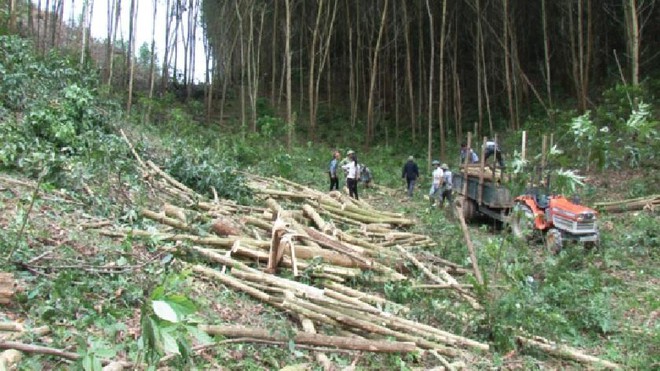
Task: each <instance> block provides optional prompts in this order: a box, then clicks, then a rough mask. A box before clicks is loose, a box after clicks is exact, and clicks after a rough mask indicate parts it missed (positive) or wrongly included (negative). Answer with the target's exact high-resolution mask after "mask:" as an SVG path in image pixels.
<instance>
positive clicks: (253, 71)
mask: <svg viewBox="0 0 660 371" xmlns="http://www.w3.org/2000/svg"><path fill="white" fill-rule="evenodd" d="M249 14H250V41H249V43H248V95H249V96H248V98H249V99H250V111H251V115H252V117H251V129H252V132H253V133H254V132H256V131H257V113H258V112H257V98H258V94H259V61H260V60H261V41H262V40H263V37H262V35H263V33H264V17H265V14H266V8H265V7H263V6H261V14H260V17H259V19H260V21H259V31H258V36H257V40H256V45H255V40H254V28H255V21H254V19H253V14H254V5H253V6H252V7H251V9H250V13H249Z"/></svg>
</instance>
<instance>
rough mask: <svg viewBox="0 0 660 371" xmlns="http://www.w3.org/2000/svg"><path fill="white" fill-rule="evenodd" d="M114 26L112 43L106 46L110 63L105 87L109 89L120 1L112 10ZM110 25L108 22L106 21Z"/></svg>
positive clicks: (118, 0)
mask: <svg viewBox="0 0 660 371" xmlns="http://www.w3.org/2000/svg"><path fill="white" fill-rule="evenodd" d="M114 17H115V19H114V26H113V27H112V41H111V42H110V45H109V46H108V53H109V58H110V63H109V64H108V81H107V85H108V87H109V88H112V73H113V66H114V61H115V58H114V54H115V42H116V41H117V29H119V19H120V18H121V0H117V3H116V6H115V8H114ZM108 23H110V21H108Z"/></svg>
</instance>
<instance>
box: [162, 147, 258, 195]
mask: <svg viewBox="0 0 660 371" xmlns="http://www.w3.org/2000/svg"><path fill="white" fill-rule="evenodd" d="M165 168H166V169H167V171H168V173H170V174H171V175H172V176H174V177H175V178H176V179H178V180H179V181H181V182H183V183H184V184H186V185H187V186H189V187H191V188H192V189H194V190H196V191H197V192H199V193H200V194H204V195H208V196H210V197H213V189H215V191H216V192H217V193H218V196H220V197H223V198H228V199H231V200H235V201H238V202H242V203H246V202H248V201H249V200H250V199H251V196H252V194H251V191H250V189H249V188H248V187H247V186H246V184H245V178H244V176H243V175H242V174H240V173H239V172H238V170H239V167H238V166H237V164H236V163H235V162H234V161H232V160H231V159H229V158H228V157H226V156H225V155H224V154H222V153H218V152H215V151H212V150H210V149H209V148H204V149H199V148H198V147H196V146H193V145H190V144H189V143H187V142H185V141H183V140H180V141H178V142H176V143H175V146H174V148H173V151H172V154H171V156H170V157H169V158H168V159H167V160H166V163H165Z"/></svg>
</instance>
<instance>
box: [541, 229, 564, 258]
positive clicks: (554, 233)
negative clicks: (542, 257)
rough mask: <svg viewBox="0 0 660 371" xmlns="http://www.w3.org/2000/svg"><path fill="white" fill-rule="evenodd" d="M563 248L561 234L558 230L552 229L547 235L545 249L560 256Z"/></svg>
mask: <svg viewBox="0 0 660 371" xmlns="http://www.w3.org/2000/svg"><path fill="white" fill-rule="evenodd" d="M562 246H563V239H562V236H561V232H560V231H559V230H558V229H556V228H550V229H549V230H548V231H547V232H546V234H545V248H546V250H548V251H549V252H551V253H553V254H559V253H560V252H561V249H562Z"/></svg>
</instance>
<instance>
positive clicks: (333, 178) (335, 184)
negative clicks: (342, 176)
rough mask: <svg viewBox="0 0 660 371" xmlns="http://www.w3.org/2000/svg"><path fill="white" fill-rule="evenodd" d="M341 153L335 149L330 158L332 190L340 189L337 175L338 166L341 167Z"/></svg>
mask: <svg viewBox="0 0 660 371" xmlns="http://www.w3.org/2000/svg"><path fill="white" fill-rule="evenodd" d="M340 157H341V154H340V153H339V151H337V150H335V152H334V153H333V154H332V160H330V166H329V169H328V174H329V175H330V190H331V191H332V190H339V177H337V168H338V167H339V158H340Z"/></svg>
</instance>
